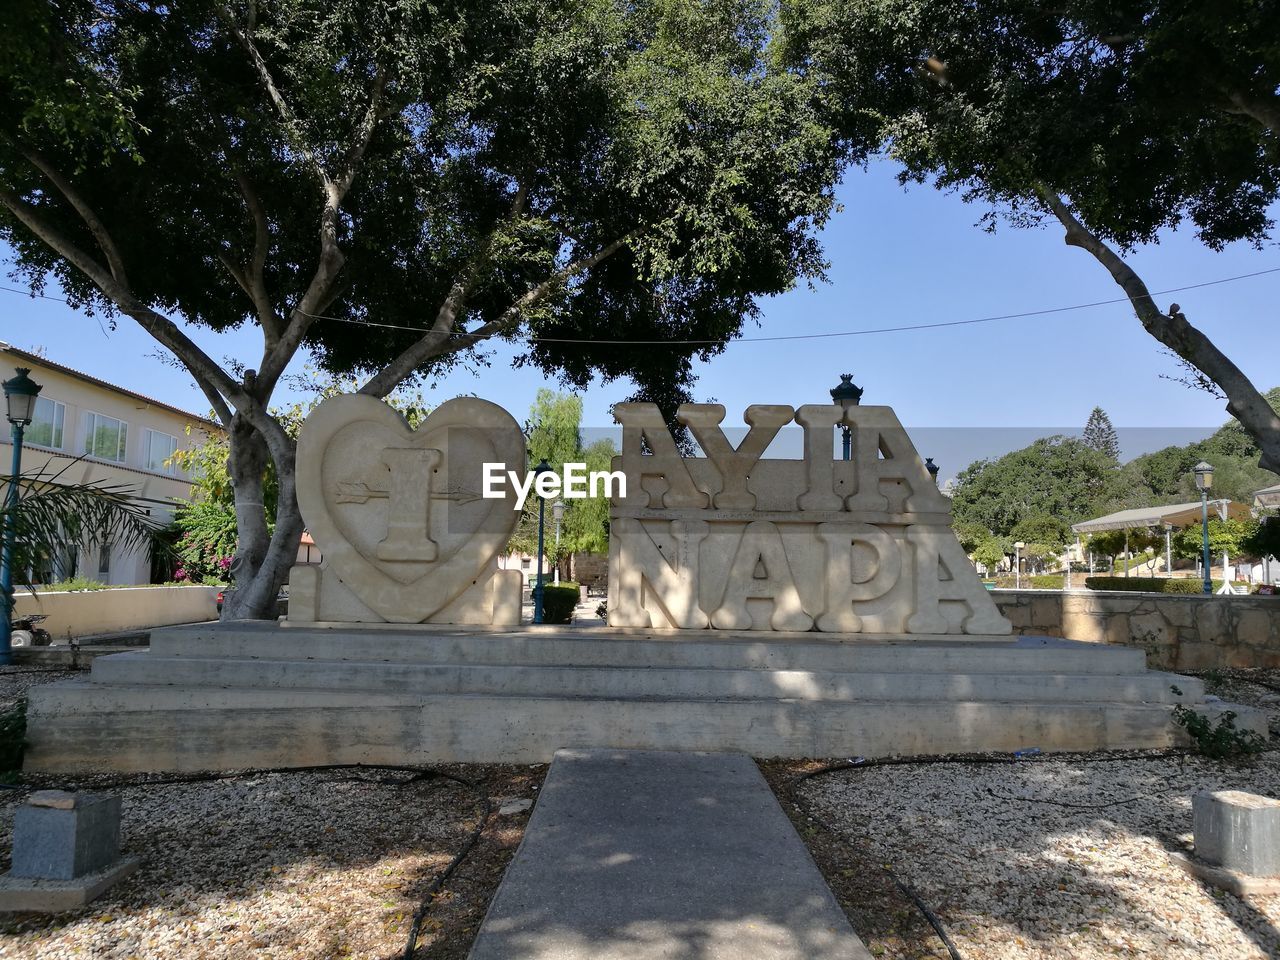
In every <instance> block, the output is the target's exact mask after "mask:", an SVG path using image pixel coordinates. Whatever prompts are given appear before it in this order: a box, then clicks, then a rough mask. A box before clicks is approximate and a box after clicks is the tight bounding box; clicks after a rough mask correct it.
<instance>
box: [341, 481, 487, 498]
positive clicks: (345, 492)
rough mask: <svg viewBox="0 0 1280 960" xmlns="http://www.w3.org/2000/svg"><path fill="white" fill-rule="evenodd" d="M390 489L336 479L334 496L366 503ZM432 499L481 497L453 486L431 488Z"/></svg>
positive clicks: (386, 495) (473, 492) (388, 493)
mask: <svg viewBox="0 0 1280 960" xmlns="http://www.w3.org/2000/svg"><path fill="white" fill-rule="evenodd" d="M390 493H391V491H390V490H389V489H388V488H386V487H371V486H370V485H369V484H367V483H364V482H363V481H344V480H339V481H338V493H337V495H336V496H335V497H334V501H335V502H337V503H368V502H369V501H370V500H378V499H385V498H386V497H388V496H390ZM431 499H432V500H453V501H455V502H457V503H474V502H475V501H477V500H480V499H482V498H481V496H480V494H478V493H476V492H475V491H474V490H467V489H465V488H463V487H455V488H452V489H446V490H432V491H431Z"/></svg>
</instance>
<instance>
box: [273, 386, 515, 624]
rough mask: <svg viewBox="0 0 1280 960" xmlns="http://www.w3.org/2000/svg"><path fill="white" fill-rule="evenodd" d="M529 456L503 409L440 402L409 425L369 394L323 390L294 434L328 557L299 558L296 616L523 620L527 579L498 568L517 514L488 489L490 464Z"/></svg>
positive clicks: (294, 578) (292, 601)
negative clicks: (483, 489) (485, 472)
mask: <svg viewBox="0 0 1280 960" xmlns="http://www.w3.org/2000/svg"><path fill="white" fill-rule="evenodd" d="M488 462H502V463H508V464H512V465H513V466H516V465H518V466H520V467H523V466H524V465H525V442H524V434H523V433H521V431H520V425H519V424H518V423H516V421H515V420H514V419H512V417H511V415H510V414H509V413H507V411H505V410H503V409H502V408H501V407H499V406H497V405H495V404H492V403H489V402H488V401H487V400H479V399H476V398H473V397H461V398H458V399H456V400H450V401H448V402H447V403H444V404H442V405H441V406H440V407H438V408H437V409H436V410H435V411H433V412H432V413H431V415H430V416H429V417H427V419H426V420H425V421H424V422H423V423H422V424H421V425H420V426H419V427H418V429H417V430H413V429H411V428H410V427H409V424H408V423H407V422H406V421H405V419H404V418H403V417H402V416H400V414H399V413H397V412H396V411H395V410H394V409H392V408H391V407H389V406H387V405H386V404H385V403H383V402H382V401H380V400H377V399H375V398H373V397H367V396H362V395H358V394H357V395H353V396H340V397H334V398H332V399H330V400H326V401H325V402H324V403H322V404H321V405H320V406H319V407H317V408H316V410H315V411H314V412H313V413H312V414H311V415H310V416H309V417H308V418H307V421H306V423H305V424H304V426H303V429H302V434H301V436H300V437H299V439H298V460H297V463H298V506H299V508H300V509H301V511H302V518H303V520H304V521H305V522H306V524H307V529H308V530H309V531H310V532H311V535H312V536H313V537H314V538H315V540H316V543H317V544H319V545H320V548H321V550H322V551H323V554H324V562H323V564H321V565H319V566H317V565H311V564H299V565H297V566H295V567H294V568H293V571H292V573H291V575H290V583H289V621H290V622H297V621H302V622H315V621H331V622H341V623H370V622H390V623H475V624H492V625H512V624H518V623H519V622H520V595H521V587H522V577H521V575H520V572H519V571H518V570H499V569H498V563H497V558H498V556H499V555H500V554H501V553H502V552H503V551H504V550H505V548H506V545H507V541H508V540H509V539H510V537H511V534H512V532H513V531H514V530H515V526H516V523H517V521H518V520H519V519H520V513H519V511H518V510H516V509H515V508H514V501H513V497H512V496H511V495H510V494H507V495H503V496H500V497H497V498H486V497H483V496H481V493H480V488H479V484H480V478H481V474H482V465H483V464H484V463H488Z"/></svg>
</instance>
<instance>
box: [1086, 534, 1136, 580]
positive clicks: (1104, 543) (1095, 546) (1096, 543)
mask: <svg viewBox="0 0 1280 960" xmlns="http://www.w3.org/2000/svg"><path fill="white" fill-rule="evenodd" d="M1127 542H1128V536H1127V534H1126V533H1125V531H1124V530H1100V531H1098V532H1097V533H1091V534H1089V550H1090V551H1091V552H1092V553H1096V554H1098V555H1099V556H1103V557H1106V558H1107V560H1108V561H1109V566H1108V569H1109V570H1110V571H1111V572H1115V568H1116V557H1118V556H1120V554H1122V553H1124V548H1125V544H1126V543H1127Z"/></svg>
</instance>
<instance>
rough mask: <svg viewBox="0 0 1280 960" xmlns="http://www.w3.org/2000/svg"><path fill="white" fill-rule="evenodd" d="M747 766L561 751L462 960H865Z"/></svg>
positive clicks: (746, 761) (690, 757) (693, 756)
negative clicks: (519, 843) (468, 952)
mask: <svg viewBox="0 0 1280 960" xmlns="http://www.w3.org/2000/svg"><path fill="white" fill-rule="evenodd" d="M870 956H871V954H870V953H868V952H867V950H866V948H865V947H864V946H863V945H862V941H861V940H859V939H858V937H857V936H856V935H855V934H854V932H853V930H852V929H851V928H850V926H849V922H848V920H847V919H846V918H845V915H844V913H843V912H842V911H841V909H840V906H839V905H838V904H837V903H836V900H835V897H834V896H833V895H832V893H831V891H830V889H829V888H828V887H827V885H826V882H825V881H824V880H823V879H822V876H821V874H819V872H818V868H817V867H816V866H815V865H814V863H813V860H812V859H811V858H810V856H809V852H808V850H806V849H805V846H804V844H803V842H802V841H801V840H800V837H799V836H798V835H797V834H796V832H795V829H794V828H793V827H792V826H791V822H790V821H789V820H788V819H787V816H786V814H785V813H783V811H782V808H781V807H779V806H778V802H777V800H776V799H774V796H773V793H772V791H770V789H769V787H768V785H767V784H766V783H765V780H764V777H763V776H761V774H760V771H759V770H758V769H757V768H756V766H755V764H754V763H753V762H752V761H751V759H750V758H749V757H745V756H741V755H738V754H708V753H665V752H657V751H619V750H561V751H559V752H558V753H557V754H556V756H555V761H554V762H553V763H552V765H551V769H550V771H549V773H548V774H547V779H546V783H545V785H544V786H543V789H542V794H541V797H540V799H539V800H538V805H537V807H536V809H535V810H534V813H533V817H532V818H531V819H530V821H529V826H528V829H527V831H526V833H525V838H524V842H523V843H522V844H521V846H520V850H519V851H518V853H517V854H516V857H515V859H514V860H513V861H512V863H511V866H510V868H509V869H508V870H507V874H506V877H505V878H504V879H503V881H502V885H501V887H499V889H498V893H497V895H496V896H495V897H494V901H493V904H492V905H491V906H490V908H489V914H488V916H487V917H486V918H485V921H484V924H483V925H482V926H481V928H480V933H479V934H478V935H477V937H476V942H475V945H474V946H473V948H472V950H471V954H470V960H870Z"/></svg>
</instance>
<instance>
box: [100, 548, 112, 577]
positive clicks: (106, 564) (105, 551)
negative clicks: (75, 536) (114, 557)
mask: <svg viewBox="0 0 1280 960" xmlns="http://www.w3.org/2000/svg"><path fill="white" fill-rule="evenodd" d="M110 576H111V544H109V543H104V544H103V545H102V549H101V550H99V551H98V577H99V579H101V580H102V582H103V583H106V582H107V578H108V577H110Z"/></svg>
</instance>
